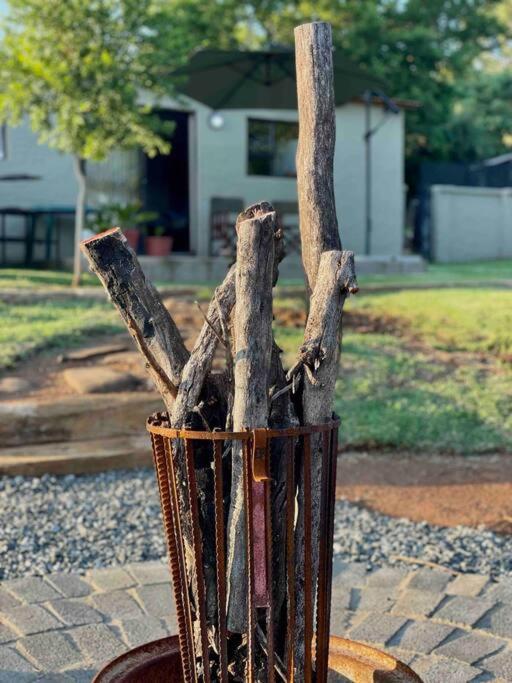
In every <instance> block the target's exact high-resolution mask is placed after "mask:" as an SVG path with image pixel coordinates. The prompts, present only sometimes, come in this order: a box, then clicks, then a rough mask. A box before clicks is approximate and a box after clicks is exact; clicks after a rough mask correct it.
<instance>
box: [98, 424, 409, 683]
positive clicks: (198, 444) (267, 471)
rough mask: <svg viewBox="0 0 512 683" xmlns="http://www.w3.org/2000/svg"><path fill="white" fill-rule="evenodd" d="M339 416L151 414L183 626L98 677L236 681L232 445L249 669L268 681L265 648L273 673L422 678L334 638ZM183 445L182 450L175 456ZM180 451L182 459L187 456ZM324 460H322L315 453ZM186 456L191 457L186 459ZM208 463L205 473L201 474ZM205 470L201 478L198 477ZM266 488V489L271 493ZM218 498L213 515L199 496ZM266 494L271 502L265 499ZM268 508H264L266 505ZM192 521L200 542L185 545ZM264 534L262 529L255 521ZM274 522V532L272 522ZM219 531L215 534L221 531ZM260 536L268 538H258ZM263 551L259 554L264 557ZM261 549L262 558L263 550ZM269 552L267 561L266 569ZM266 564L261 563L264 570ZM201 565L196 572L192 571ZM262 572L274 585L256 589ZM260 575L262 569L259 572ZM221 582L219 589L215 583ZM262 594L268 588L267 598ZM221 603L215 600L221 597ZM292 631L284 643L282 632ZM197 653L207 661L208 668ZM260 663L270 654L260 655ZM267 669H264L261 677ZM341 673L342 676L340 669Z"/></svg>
mask: <svg viewBox="0 0 512 683" xmlns="http://www.w3.org/2000/svg"><path fill="white" fill-rule="evenodd" d="M338 424H339V422H338V421H337V420H336V419H333V420H332V421H330V422H328V423H325V424H321V425H316V426H308V427H296V428H290V429H258V430H252V431H246V432H236V433H235V432H219V431H217V432H216V431H213V432H207V431H190V430H176V429H171V428H170V427H169V426H168V423H167V420H166V418H165V417H164V416H163V415H162V414H158V415H155V416H153V417H152V418H150V419H149V420H148V424H147V428H148V431H149V432H150V434H151V440H152V445H153V456H154V462H155V469H156V474H157V480H158V486H159V492H160V500H161V507H162V513H163V519H164V528H165V534H166V540H167V545H168V550H169V560H170V569H171V575H172V580H173V585H174V594H175V601H176V610H177V616H178V628H179V635H178V637H172V638H165V639H162V640H159V641H155V642H153V643H149V644H147V645H144V646H142V647H139V648H135V649H134V650H131V651H130V652H128V653H127V654H126V655H123V656H121V657H119V658H117V659H116V660H114V661H113V662H111V663H110V664H109V665H108V666H107V667H106V668H105V669H104V670H103V671H102V672H100V673H99V674H98V675H97V677H96V678H95V682H96V683H111V682H114V681H115V682H116V683H118V682H119V683H121V682H122V683H132V681H133V682H135V681H137V683H146V682H147V683H158V682H159V681H162V682H163V681H167V682H172V681H186V683H189V682H191V683H211V682H213V681H215V682H216V681H219V682H220V683H228V681H231V680H240V675H239V674H238V677H237V678H233V671H232V670H231V669H228V665H229V664H230V659H229V657H230V652H229V651H228V648H229V647H230V638H232V637H233V634H232V633H231V632H230V631H229V629H228V618H227V614H228V602H227V593H228V586H227V583H228V581H227V558H226V554H227V549H226V523H225V522H226V510H225V503H224V496H225V492H226V485H227V483H228V481H227V480H228V479H229V463H230V461H231V451H232V449H233V448H240V449H241V452H242V456H243V485H244V520H245V525H244V526H245V528H244V533H245V541H246V543H245V547H246V549H247V552H246V553H245V555H246V557H245V562H246V572H247V591H246V593H247V612H246V626H245V631H244V633H245V634H246V635H244V641H243V647H244V648H245V652H246V658H245V659H246V664H245V667H246V668H245V670H244V671H243V676H244V679H245V680H246V681H249V683H252V681H255V680H262V678H261V675H262V671H261V668H260V671H259V675H258V674H257V671H256V664H255V662H256V661H257V658H258V657H259V660H260V661H261V660H262V659H263V660H264V662H265V663H264V669H263V672H264V678H265V680H268V681H270V682H271V683H273V682H274V681H275V680H285V681H294V680H295V681H297V682H298V681H299V679H301V683H302V680H303V681H305V683H308V682H311V681H315V682H316V683H325V682H326V681H327V680H328V679H329V680H339V681H355V682H357V683H364V682H365V681H372V682H376V681H382V682H385V681H404V682H411V683H412V682H418V681H420V679H419V678H418V677H417V676H416V675H415V674H414V673H413V672H412V671H411V670H410V669H408V668H407V667H406V666H405V665H403V664H401V663H399V662H397V660H395V659H394V658H392V657H390V656H388V655H386V654H383V653H380V652H378V651H377V650H374V649H373V648H370V647H367V646H364V645H359V644H356V643H352V642H350V641H347V640H344V639H341V638H329V622H330V607H331V583H332V552H333V550H332V548H333V544H332V539H333V526H334V503H335V485H336V460H337V443H338ZM177 453H178V455H177ZM178 457H180V458H181V460H182V461H183V460H185V463H183V462H182V461H180V462H178V460H177V458H178ZM315 458H317V459H320V461H321V470H320V475H321V496H320V524H321V529H322V530H323V531H322V533H321V534H320V541H319V547H318V571H317V576H318V580H317V582H315V581H314V579H313V577H312V570H311V564H312V562H311V557H312V550H313V548H312V534H311V528H312V505H311V486H312V481H313V476H314V459H315ZM317 463H318V460H317ZM184 465H185V467H184ZM200 470H202V472H203V473H202V474H201V473H200ZM204 471H207V472H210V473H211V478H210V480H209V481H210V484H209V485H210V489H209V490H208V491H207V493H206V495H205V490H204V486H205V479H204ZM276 471H279V472H280V473H281V475H280V476H282V477H284V480H283V483H284V487H285V489H286V500H285V502H284V514H282V515H281V516H282V517H283V519H282V522H281V524H282V526H281V531H282V533H281V541H280V542H281V543H283V542H284V543H285V544H286V558H285V563H284V564H285V567H283V571H284V572H285V573H286V582H285V597H284V599H283V600H282V604H281V606H280V608H279V609H278V608H277V599H276V588H275V583H273V581H272V572H273V562H274V560H275V553H276V549H275V545H276V533H277V538H279V532H276V529H274V530H273V525H274V526H276V527H277V525H278V524H279V522H277V521H276V517H275V512H276V511H275V510H273V509H272V503H271V501H272V496H271V486H272V481H273V478H272V477H273V475H275V473H276ZM198 477H202V478H201V487H198V481H197V479H198ZM300 478H302V481H303V482H304V494H303V499H302V502H301V504H302V506H303V522H302V524H303V525H304V534H303V538H304V549H303V553H304V555H303V557H302V556H301V557H298V556H297V552H299V554H301V553H302V550H300V551H297V549H296V547H295V538H296V537H295V534H296V528H297V526H298V524H299V522H298V519H299V514H298V507H299V502H298V488H299V487H298V480H299V479H300ZM180 489H181V495H183V492H186V495H187V497H188V503H189V506H190V507H189V511H188V514H187V515H186V517H187V518H184V515H183V509H182V508H181V509H180V507H179V496H180ZM262 493H263V496H261V494H262ZM200 495H202V496H203V499H204V498H210V499H211V500H212V501H213V504H212V505H213V515H212V516H213V519H207V518H206V517H205V514H204V510H203V511H202V512H201V510H200V507H201V505H200V504H199V503H198V496H200ZM258 496H259V499H260V500H261V501H262V502H263V506H262V508H263V511H261V510H259V511H257V510H256V505H255V503H254V500H255V499H256V498H257V497H258ZM258 514H259V515H260V516H258ZM187 525H188V527H189V528H188V533H189V538H192V539H193V543H192V547H190V546H188V547H187V545H186V542H185V541H184V537H185V536H186V533H187V529H186V528H185V527H186V526H187ZM262 525H263V527H264V529H265V533H264V534H261V533H260V539H259V541H257V540H255V530H256V528H257V526H259V527H261V526H262ZM273 531H274V533H273ZM212 537H213V540H212ZM258 542H259V544H260V545H259V546H258ZM208 543H210V544H212V543H213V544H214V545H213V553H212V554H211V555H210V560H211V558H212V557H213V561H214V567H213V571H214V572H215V575H214V581H213V586H214V591H213V596H212V595H207V590H206V587H205V586H206V584H205V576H206V574H207V573H208V572H210V575H211V572H212V567H211V566H210V567H207V566H206V565H207V559H206V560H205V556H206V555H207V553H208V548H207V545H208ZM255 548H256V550H257V554H258V557H255V555H256V552H255ZM262 557H263V560H262ZM298 561H302V562H303V563H304V566H305V571H304V586H303V591H304V601H303V604H304V614H303V628H304V635H303V639H302V640H301V641H299V643H298V645H297V635H296V634H297V621H298V620H299V618H300V615H298V614H297V610H296V593H297V590H296V569H295V568H296V565H297V562H298ZM258 563H259V569H258ZM262 567H263V569H262ZM191 570H192V571H191ZM258 571H260V573H261V571H263V574H264V579H265V581H266V586H267V592H266V594H264V591H263V596H262V589H261V586H260V588H257V586H256V579H257V580H258V581H260V583H261V576H259V577H258ZM191 575H192V576H193V579H194V580H195V581H197V586H198V587H199V593H198V594H199V596H200V599H199V604H198V605H195V604H193V599H192V597H191V593H190V585H191V583H190V582H191V578H190V577H191ZM255 575H256V576H255ZM210 593H211V591H210ZM262 597H263V598H265V599H264V600H262ZM212 605H213V607H212ZM279 631H280V633H281V634H284V637H281V643H284V645H282V646H281V648H279V646H277V645H276V642H277V638H274V635H275V633H277V632H279ZM297 646H299V647H303V652H304V657H303V659H304V669H303V674H300V675H299V676H298V675H297V673H296V660H295V649H296V648H297ZM198 662H207V663H208V664H207V666H205V667H201V665H200V664H199V665H198ZM260 667H261V665H260ZM257 675H258V678H257ZM333 676H334V678H333Z"/></svg>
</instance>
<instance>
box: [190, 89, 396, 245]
mask: <svg viewBox="0 0 512 683" xmlns="http://www.w3.org/2000/svg"><path fill="white" fill-rule="evenodd" d="M372 110H373V111H372V119H373V121H374V122H377V121H378V120H379V119H380V118H381V117H382V115H383V110H382V108H381V107H378V106H374V107H372ZM210 113H211V112H210V110H209V109H207V108H206V107H199V108H198V109H197V112H196V126H197V150H198V157H197V164H198V170H197V193H198V198H199V200H198V241H197V251H198V254H200V255H204V256H206V255H207V254H208V250H209V230H208V226H209V215H210V199H211V197H223V196H224V197H240V198H241V199H243V201H244V204H246V205H247V204H250V203H252V202H255V201H258V200H260V199H268V200H270V201H272V200H280V201H295V200H296V199H297V187H296V180H295V178H279V177H272V176H255V175H249V174H248V172H247V145H248V131H247V125H248V124H247V122H248V119H249V118H251V117H253V118H259V119H268V120H273V121H296V120H297V114H296V112H294V111H288V110H267V109H264V110H256V111H255V110H229V111H223V112H222V115H223V117H224V127H223V128H222V129H221V130H212V129H211V128H210V126H209V125H208V116H209V115H210ZM364 126H365V119H364V106H363V105H362V104H358V103H353V104H348V105H345V106H343V107H340V108H338V109H337V111H336V128H337V133H336V135H337V141H336V150H335V163H334V186H335V195H336V205H337V210H338V218H339V223H340V228H341V232H342V237H343V240H344V246H346V248H348V249H352V250H354V251H355V252H356V253H359V254H362V253H364V246H365V148H364ZM403 153H404V119H403V113H400V114H399V115H397V116H392V115H388V117H387V120H386V123H385V124H384V126H383V127H382V128H381V129H380V130H379V131H378V132H377V133H376V135H375V136H374V137H373V138H372V176H373V182H372V214H373V235H372V242H371V245H372V249H371V253H372V254H378V255H385V256H398V255H399V254H401V252H402V242H403V223H404V198H403V183H404V169H403Z"/></svg>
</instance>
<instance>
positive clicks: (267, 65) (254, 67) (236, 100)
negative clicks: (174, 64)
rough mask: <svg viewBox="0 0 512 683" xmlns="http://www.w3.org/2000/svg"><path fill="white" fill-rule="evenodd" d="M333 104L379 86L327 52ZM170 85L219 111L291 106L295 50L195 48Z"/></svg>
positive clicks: (294, 98)
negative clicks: (329, 60) (254, 50)
mask: <svg viewBox="0 0 512 683" xmlns="http://www.w3.org/2000/svg"><path fill="white" fill-rule="evenodd" d="M333 67H334V96H335V102H336V105H337V106H339V105H341V104H344V103H345V102H349V101H350V100H352V99H354V98H355V97H360V96H361V95H362V94H363V93H364V92H365V91H366V90H382V89H383V88H384V84H383V83H382V82H381V81H380V80H379V79H377V78H374V77H373V76H371V75H370V74H368V73H367V72H366V71H364V70H363V69H360V68H359V67H357V66H355V65H354V64H352V63H351V62H350V61H349V60H348V59H346V57H344V56H343V55H341V54H339V53H338V52H336V51H335V52H334V53H333ZM173 76H174V77H178V78H177V82H176V88H177V90H179V91H180V92H182V93H183V94H185V95H188V96H189V97H191V98H193V99H194V100H197V101H198V102H202V103H203V104H206V105H208V106H209V107H211V108H212V109H213V110H219V109H297V91H296V83H295V54H294V53H293V52H292V51H291V50H270V51H265V52H243V51H241V50H201V51H199V52H196V54H195V55H193V57H192V58H191V59H190V61H189V63H188V64H187V65H186V66H184V67H181V68H180V69H177V70H176V71H174V72H173Z"/></svg>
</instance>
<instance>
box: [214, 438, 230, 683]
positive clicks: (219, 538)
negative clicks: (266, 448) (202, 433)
mask: <svg viewBox="0 0 512 683" xmlns="http://www.w3.org/2000/svg"><path fill="white" fill-rule="evenodd" d="M223 486H224V484H223V476H222V443H221V442H220V441H215V443H214V488H215V553H216V555H217V567H216V569H217V608H218V634H219V643H218V648H219V669H220V682H221V683H227V681H228V643H227V627H226V543H225V540H224V492H223Z"/></svg>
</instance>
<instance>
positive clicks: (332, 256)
mask: <svg viewBox="0 0 512 683" xmlns="http://www.w3.org/2000/svg"><path fill="white" fill-rule="evenodd" d="M357 290H358V287H357V280H356V276H355V270H354V254H353V252H351V251H343V252H342V251H326V252H324V253H323V254H322V256H321V258H320V267H319V269H318V276H317V280H316V286H315V289H314V292H313V296H312V297H311V307H310V313H309V317H308V320H307V323H306V329H305V332H304V343H303V344H302V346H301V348H300V351H299V356H298V360H297V362H296V363H295V364H294V366H293V368H292V369H291V370H290V371H289V373H288V377H287V378H288V379H289V380H290V379H292V377H293V376H295V375H297V374H298V373H301V374H302V387H303V388H302V414H303V423H304V424H305V425H315V424H320V423H322V422H327V421H328V420H330V419H331V417H332V410H333V401H334V390H335V385H336V379H337V377H338V363H339V351H340V329H341V319H342V312H343V304H344V302H345V299H346V297H347V296H348V294H355V293H356V292H357ZM322 450H323V441H322V435H321V434H312V435H311V452H312V454H313V457H312V459H311V538H312V547H311V558H309V560H310V563H311V589H312V590H313V595H314V594H315V591H316V584H317V577H318V559H319V539H320V534H321V533H323V530H322V529H320V502H321V489H322V463H323V458H322ZM304 496H305V475H304V470H303V468H301V470H300V473H299V495H298V500H299V515H298V520H297V532H296V566H297V571H296V579H297V593H296V605H297V607H296V608H297V625H296V637H295V656H296V674H297V676H298V679H299V680H301V678H300V677H301V676H302V675H303V669H302V667H303V662H304V655H305V652H304V648H307V647H308V643H307V642H305V637H306V636H307V634H306V632H305V628H306V625H305V620H304V618H303V615H304V612H305V609H304V608H305V595H306V594H305V591H306V590H307V589H308V588H309V586H306V585H305V573H304V570H303V567H304V558H305V547H304V546H305V532H304Z"/></svg>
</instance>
